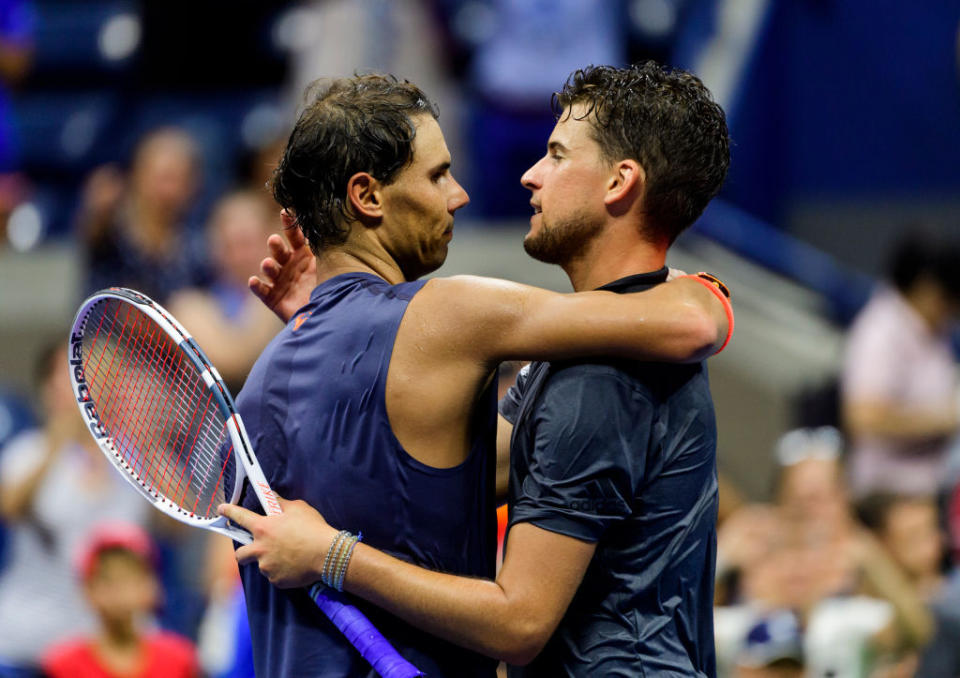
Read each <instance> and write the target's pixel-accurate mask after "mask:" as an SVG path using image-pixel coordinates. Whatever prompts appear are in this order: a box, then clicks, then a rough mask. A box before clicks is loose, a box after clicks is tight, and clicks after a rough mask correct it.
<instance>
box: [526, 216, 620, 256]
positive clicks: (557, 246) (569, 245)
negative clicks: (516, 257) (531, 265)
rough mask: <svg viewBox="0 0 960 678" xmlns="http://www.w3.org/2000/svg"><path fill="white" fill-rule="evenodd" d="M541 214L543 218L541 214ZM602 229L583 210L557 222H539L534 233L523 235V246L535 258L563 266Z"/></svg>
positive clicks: (580, 254) (585, 248)
mask: <svg viewBox="0 0 960 678" xmlns="http://www.w3.org/2000/svg"><path fill="white" fill-rule="evenodd" d="M540 218H541V220H542V219H543V217H542V216H541V217H540ZM602 229H603V224H602V223H600V222H599V221H591V220H589V219H588V218H587V217H586V215H583V214H579V215H576V216H574V217H573V218H571V219H568V220H566V221H563V222H561V223H560V224H557V225H556V226H548V225H547V224H546V223H545V222H541V224H540V230H539V231H538V232H537V233H536V234H535V235H531V236H527V237H526V238H524V240H523V249H524V250H526V252H527V254H529V255H530V256H531V257H533V258H534V259H536V260H537V261H542V262H544V263H545V264H558V265H560V266H563V265H565V264H568V263H569V262H571V261H573V260H574V259H576V258H577V257H579V256H582V255H583V254H584V253H585V252H586V250H587V245H588V244H589V243H590V241H592V240H593V239H594V238H596V237H597V236H598V235H599V234H600V231H601V230H602Z"/></svg>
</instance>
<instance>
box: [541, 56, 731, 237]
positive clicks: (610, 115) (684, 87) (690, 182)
mask: <svg viewBox="0 0 960 678" xmlns="http://www.w3.org/2000/svg"><path fill="white" fill-rule="evenodd" d="M552 104H553V110H554V113H555V114H556V115H557V118H558V119H560V118H561V117H562V116H565V115H566V116H570V115H573V114H574V113H573V110H572V108H571V107H572V106H574V105H581V106H582V107H583V108H582V109H579V110H578V111H577V112H576V119H578V120H580V119H586V120H588V121H589V122H590V123H591V125H592V127H593V137H594V139H595V140H596V142H597V143H598V144H599V145H600V149H601V152H602V153H603V156H604V158H605V159H607V160H609V161H611V162H614V161H617V160H621V159H624V158H632V159H634V160H636V161H637V162H638V163H640V165H641V166H642V167H643V169H644V171H645V172H646V186H645V192H644V196H643V201H644V212H645V213H646V215H647V227H648V228H649V229H650V230H651V232H650V234H649V235H650V236H651V238H653V239H656V240H662V239H665V240H666V242H667V243H668V244H669V243H672V242H673V241H674V240H675V239H676V238H677V236H678V235H680V233H681V232H683V230H684V229H686V228H687V227H688V226H690V225H691V224H692V223H693V222H694V221H696V219H697V217H699V216H700V214H701V213H702V212H703V210H704V208H705V207H706V206H707V203H708V202H710V200H711V199H712V198H713V197H714V196H715V195H716V194H717V193H718V192H719V191H720V187H721V186H722V185H723V180H724V179H725V178H726V175H727V169H728V167H729V166H730V139H729V135H728V132H727V123H726V117H725V116H724V113H723V109H722V108H721V107H720V106H719V105H718V104H717V103H716V102H714V101H713V98H712V97H711V96H710V92H709V91H708V90H707V88H706V87H704V85H703V83H702V82H701V81H700V79H699V78H697V77H696V76H695V75H693V74H691V73H688V72H686V71H683V70H680V69H669V68H666V67H664V66H661V65H660V64H657V63H656V62H654V61H647V62H644V63H641V64H634V65H632V66H627V67H625V68H615V67H612V66H588V67H587V68H584V69H581V70H578V71H575V72H574V73H573V74H572V75H571V76H570V77H569V78H568V80H567V82H566V84H565V85H564V86H563V89H562V90H561V91H559V92H557V93H556V94H554V96H553V102H552Z"/></svg>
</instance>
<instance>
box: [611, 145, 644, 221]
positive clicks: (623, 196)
mask: <svg viewBox="0 0 960 678" xmlns="http://www.w3.org/2000/svg"><path fill="white" fill-rule="evenodd" d="M612 170H613V171H612V172H611V174H610V179H609V180H608V181H607V192H606V195H604V197H603V202H604V204H605V205H607V207H609V208H611V209H616V210H617V211H624V212H625V211H626V210H627V209H629V207H630V205H632V204H633V202H634V201H635V200H637V199H638V198H640V197H641V196H642V195H643V189H644V186H645V185H646V182H647V173H646V172H645V171H644V169H643V167H642V166H641V165H640V163H638V162H637V161H636V160H633V159H631V158H626V159H624V160H618V161H617V162H616V163H615V164H614V165H613V168H612Z"/></svg>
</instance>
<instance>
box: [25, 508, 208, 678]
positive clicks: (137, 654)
mask: <svg viewBox="0 0 960 678" xmlns="http://www.w3.org/2000/svg"><path fill="white" fill-rule="evenodd" d="M155 561H156V552H155V550H154V548H153V545H152V543H151V542H150V537H149V536H147V533H146V532H144V531H143V530H142V529H140V528H139V527H137V526H136V525H133V524H128V523H118V524H105V525H103V526H101V527H100V528H98V529H97V530H96V531H95V532H94V534H93V535H92V536H91V537H90V541H89V543H88V544H87V545H86V546H85V550H84V552H83V553H82V555H81V556H80V558H79V562H78V569H79V574H80V576H81V578H82V579H83V589H84V593H85V594H86V598H87V601H88V603H89V604H90V607H91V608H92V609H93V611H94V613H95V614H96V616H97V620H98V622H99V629H98V631H97V632H96V633H95V634H91V635H89V636H85V637H81V638H78V639H74V640H71V641H66V642H64V643H62V644H58V645H55V646H53V647H52V648H50V649H49V650H48V651H47V652H46V653H45V655H44V658H43V670H44V673H45V674H46V676H47V678H80V677H82V678H115V677H116V676H124V678H199V675H200V672H199V667H198V664H197V657H196V652H195V650H194V648H193V645H192V644H191V643H190V641H188V640H187V639H186V638H182V637H180V636H176V635H174V634H172V633H168V632H157V631H151V630H150V626H151V617H152V614H153V612H154V610H155V609H156V607H157V605H158V603H159V601H160V597H161V591H160V585H159V582H158V581H157V577H156V573H155V571H154V568H155V567H156V563H155Z"/></svg>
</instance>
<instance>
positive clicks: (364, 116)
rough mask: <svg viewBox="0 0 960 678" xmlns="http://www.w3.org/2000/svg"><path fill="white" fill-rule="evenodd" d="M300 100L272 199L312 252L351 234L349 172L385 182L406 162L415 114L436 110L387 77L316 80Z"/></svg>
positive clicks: (417, 93) (409, 85) (410, 86)
mask: <svg viewBox="0 0 960 678" xmlns="http://www.w3.org/2000/svg"><path fill="white" fill-rule="evenodd" d="M307 99H308V100H309V104H308V105H307V106H306V107H305V108H304V110H303V112H302V113H301V114H300V117H299V119H298V120H297V123H296V125H295V126H294V128H293V131H292V132H291V134H290V138H289V140H288V141H287V146H286V148H285V149H284V151H283V155H282V156H281V159H280V162H279V164H278V165H277V169H276V170H275V171H274V174H273V180H272V182H271V183H272V189H273V197H274V198H275V199H276V201H277V203H279V204H280V206H281V207H284V208H286V209H287V210H288V211H290V212H291V213H292V214H293V215H294V216H295V218H296V224H297V225H298V226H299V227H300V229H301V230H302V231H303V234H304V236H305V237H306V239H307V242H308V243H309V245H310V249H311V250H313V252H314V253H319V252H320V251H321V250H323V249H326V248H328V247H331V246H334V245H339V244H342V243H343V242H345V241H346V239H347V236H348V234H349V233H350V222H351V221H352V220H353V219H354V218H355V217H354V215H353V214H352V213H351V210H350V205H349V203H348V202H347V199H346V197H347V182H348V181H349V179H350V177H352V176H353V175H354V174H356V173H357V172H369V173H370V174H371V175H372V176H373V177H374V178H376V179H377V180H379V181H380V182H382V183H384V184H389V183H391V182H392V181H393V180H394V179H395V178H396V176H397V174H398V173H399V171H400V170H401V169H402V168H403V167H405V166H406V165H407V164H409V163H410V162H411V161H412V160H413V140H414V137H416V133H417V129H416V125H415V124H414V118H415V117H417V116H420V115H429V116H432V117H433V118H434V119H436V118H437V117H438V112H437V108H436V106H435V105H434V104H433V103H431V102H430V100H429V99H427V96H426V95H425V94H424V93H423V92H422V91H421V90H420V88H418V87H417V86H416V85H413V84H412V83H410V82H407V81H405V80H398V79H397V78H396V77H394V76H392V75H380V74H367V75H357V76H354V77H352V78H337V79H331V80H318V81H317V82H315V83H313V84H312V85H311V86H310V88H308V90H307Z"/></svg>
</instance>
